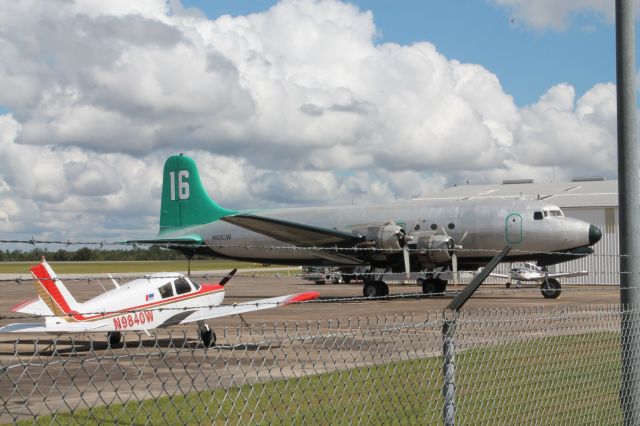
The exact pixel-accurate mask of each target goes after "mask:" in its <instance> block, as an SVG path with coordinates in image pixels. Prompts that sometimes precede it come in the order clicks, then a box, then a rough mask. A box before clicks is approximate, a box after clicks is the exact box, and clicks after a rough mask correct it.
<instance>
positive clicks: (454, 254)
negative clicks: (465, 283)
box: [451, 251, 460, 284]
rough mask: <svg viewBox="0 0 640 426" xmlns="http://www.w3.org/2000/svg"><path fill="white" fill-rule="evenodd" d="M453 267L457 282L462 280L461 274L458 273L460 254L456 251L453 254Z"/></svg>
mask: <svg viewBox="0 0 640 426" xmlns="http://www.w3.org/2000/svg"><path fill="white" fill-rule="evenodd" d="M451 267H452V268H453V276H454V277H456V284H458V283H459V282H460V275H458V255H457V254H456V252H455V251H454V252H453V254H452V255H451Z"/></svg>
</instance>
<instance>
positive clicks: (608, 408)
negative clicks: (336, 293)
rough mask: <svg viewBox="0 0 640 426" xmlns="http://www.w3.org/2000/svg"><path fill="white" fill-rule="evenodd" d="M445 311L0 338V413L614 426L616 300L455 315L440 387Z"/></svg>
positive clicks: (2, 418) (93, 418) (1, 417)
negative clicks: (203, 338) (206, 330)
mask: <svg viewBox="0 0 640 426" xmlns="http://www.w3.org/2000/svg"><path fill="white" fill-rule="evenodd" d="M338 306H339V305H336V308H337V309H338ZM636 311H637V310H636V309H634V310H631V311H630V312H633V313H635V312H636ZM448 315H450V314H445V313H443V312H442V311H439V312H429V313H425V314H423V315H416V314H414V315H402V316H384V317H371V318H364V319H357V320H349V321H331V320H325V321H317V322H303V323H271V324H264V325H262V326H249V327H247V326H238V327H228V328H224V329H217V330H216V331H217V334H218V335H217V345H216V346H214V347H211V348H205V347H203V345H202V343H201V342H200V341H199V339H198V336H197V333H196V332H195V330H193V329H192V328H189V329H187V328H184V329H180V328H173V329H170V330H161V331H160V332H159V333H157V334H152V335H150V336H147V335H146V334H135V333H128V334H126V335H125V341H124V344H123V345H122V346H120V347H110V346H109V345H108V344H107V343H106V340H105V339H104V336H102V335H95V336H94V337H92V336H91V335H86V336H69V337H65V336H61V337H50V338H49V337H39V338H35V339H34V338H30V337H29V338H20V339H17V340H11V341H8V339H4V341H3V342H2V343H1V344H0V402H1V403H2V412H1V414H0V422H2V423H10V422H17V423H21V422H24V423H34V422H35V423H38V424H116V423H118V424H167V423H168V424H200V423H207V424H209V423H213V424H227V423H228V424H343V423H357V424H442V423H443V421H444V420H443V419H444V417H443V416H444V415H445V414H446V410H445V402H446V403H447V404H451V403H453V404H454V407H453V408H454V409H455V420H456V422H457V423H458V424H516V423H527V424H586V423H594V424H615V423H621V422H622V418H623V414H622V410H621V408H620V389H621V386H624V385H625V384H624V383H621V373H620V369H621V359H622V356H623V354H621V343H620V342H621V338H622V336H621V332H620V330H621V328H620V320H621V314H620V306H618V305H607V306H599V307H596V308H562V309H556V310H549V309H543V308H522V309H469V310H463V311H462V312H460V313H459V314H458V316H457V317H456V318H455V327H454V329H453V330H452V333H453V334H452V336H453V337H454V338H455V343H456V345H455V354H454V358H453V361H454V365H455V376H454V377H453V380H454V381H453V383H451V382H447V383H446V386H445V379H444V378H443V325H444V324H445V322H450V321H451V319H452V318H450V317H448ZM636 330H637V327H636V328H635V329H634V330H629V331H626V330H625V331H624V333H625V335H626V334H627V333H631V332H633V333H637V331H636ZM448 380H449V379H447V381H448ZM452 391H453V392H454V394H453V395H449V396H447V392H452ZM451 397H453V398H451ZM450 408H452V407H449V409H450Z"/></svg>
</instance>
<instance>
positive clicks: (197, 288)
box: [187, 279, 200, 291]
mask: <svg viewBox="0 0 640 426" xmlns="http://www.w3.org/2000/svg"><path fill="white" fill-rule="evenodd" d="M187 281H189V282H190V283H191V285H192V286H193V288H195V289H196V291H198V290H200V284H198V283H197V282H195V281H191V280H189V279H188V280H187Z"/></svg>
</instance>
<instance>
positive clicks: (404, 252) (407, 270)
mask: <svg viewBox="0 0 640 426" xmlns="http://www.w3.org/2000/svg"><path fill="white" fill-rule="evenodd" d="M402 256H403V257H404V271H405V273H406V274H407V279H409V278H410V276H411V261H410V259H409V246H408V245H405V246H404V248H403V249H402Z"/></svg>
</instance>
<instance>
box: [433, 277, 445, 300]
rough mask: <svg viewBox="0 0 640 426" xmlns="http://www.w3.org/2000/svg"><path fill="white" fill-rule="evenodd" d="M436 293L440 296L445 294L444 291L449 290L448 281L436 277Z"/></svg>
mask: <svg viewBox="0 0 640 426" xmlns="http://www.w3.org/2000/svg"><path fill="white" fill-rule="evenodd" d="M435 281H436V293H438V296H444V292H445V291H447V281H446V280H440V279H436V280H435Z"/></svg>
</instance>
